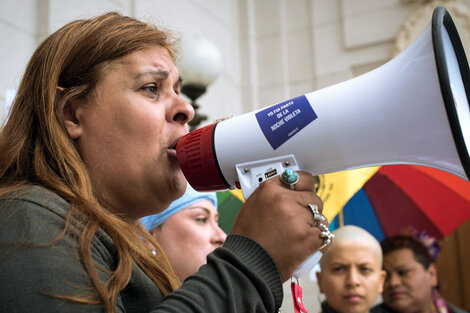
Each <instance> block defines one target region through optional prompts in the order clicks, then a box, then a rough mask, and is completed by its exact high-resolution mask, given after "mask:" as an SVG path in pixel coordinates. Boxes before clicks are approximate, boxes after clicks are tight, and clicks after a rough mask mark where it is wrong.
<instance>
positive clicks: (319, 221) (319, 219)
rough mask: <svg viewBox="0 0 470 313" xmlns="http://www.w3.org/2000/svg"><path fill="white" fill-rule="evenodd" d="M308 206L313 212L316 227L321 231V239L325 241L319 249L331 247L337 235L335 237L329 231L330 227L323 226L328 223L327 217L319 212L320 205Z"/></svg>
mask: <svg viewBox="0 0 470 313" xmlns="http://www.w3.org/2000/svg"><path fill="white" fill-rule="evenodd" d="M308 206H309V208H310V209H311V210H312V213H313V220H314V221H315V226H316V227H318V229H320V231H321V233H320V238H321V239H323V243H322V245H321V247H320V248H319V249H323V248H324V247H326V246H327V245H329V244H330V243H331V241H333V238H334V237H335V235H333V234H332V233H331V232H330V230H329V229H328V227H327V226H326V225H325V224H323V222H324V221H326V217H325V216H323V214H321V213H320V211H319V210H318V205H316V204H311V203H309V204H308Z"/></svg>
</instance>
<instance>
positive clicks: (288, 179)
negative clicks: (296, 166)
mask: <svg viewBox="0 0 470 313" xmlns="http://www.w3.org/2000/svg"><path fill="white" fill-rule="evenodd" d="M279 178H280V179H281V182H282V183H284V184H286V185H288V186H289V188H290V189H292V190H294V188H295V186H294V185H295V184H297V183H298V182H299V174H297V172H296V171H294V170H291V169H289V168H288V169H286V170H285V171H284V172H282V174H281V176H279Z"/></svg>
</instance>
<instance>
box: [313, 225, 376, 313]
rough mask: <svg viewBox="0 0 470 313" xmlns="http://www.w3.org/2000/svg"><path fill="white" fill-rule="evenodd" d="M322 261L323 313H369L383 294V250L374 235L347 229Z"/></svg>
mask: <svg viewBox="0 0 470 313" xmlns="http://www.w3.org/2000/svg"><path fill="white" fill-rule="evenodd" d="M333 234H334V235H335V239H334V240H333V243H332V244H331V246H330V248H329V249H328V252H326V253H325V255H324V256H323V257H322V258H321V259H320V267H321V271H319V272H317V279H318V286H319V288H320V291H321V292H322V293H324V294H325V301H324V302H323V303H322V312H323V313H368V312H369V310H370V308H371V307H372V306H373V305H374V303H375V301H376V300H377V296H378V295H379V294H380V293H381V292H382V287H383V282H384V279H385V272H384V271H383V270H382V250H381V248H380V244H379V242H378V241H377V239H375V238H374V237H373V236H372V235H371V234H370V233H368V232H367V231H366V230H364V229H362V228H360V227H357V226H352V225H348V226H343V227H341V228H339V229H337V230H335V231H334V232H333Z"/></svg>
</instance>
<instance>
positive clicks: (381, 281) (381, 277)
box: [379, 270, 387, 293]
mask: <svg viewBox="0 0 470 313" xmlns="http://www.w3.org/2000/svg"><path fill="white" fill-rule="evenodd" d="M386 277H387V272H385V271H384V270H381V271H380V272H379V293H382V292H383V291H384V282H385V278H386Z"/></svg>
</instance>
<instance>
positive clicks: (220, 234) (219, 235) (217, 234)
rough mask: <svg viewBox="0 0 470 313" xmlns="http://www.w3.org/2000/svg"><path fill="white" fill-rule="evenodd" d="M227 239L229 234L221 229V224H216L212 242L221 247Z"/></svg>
mask: <svg viewBox="0 0 470 313" xmlns="http://www.w3.org/2000/svg"><path fill="white" fill-rule="evenodd" d="M225 238H227V234H226V233H225V232H224V231H223V230H222V228H220V226H219V224H217V223H215V225H214V234H213V236H212V242H213V243H214V244H216V245H219V246H221V245H222V244H223V243H224V242H225Z"/></svg>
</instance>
